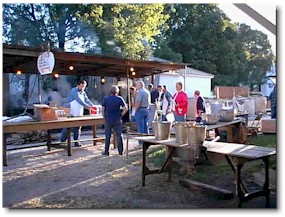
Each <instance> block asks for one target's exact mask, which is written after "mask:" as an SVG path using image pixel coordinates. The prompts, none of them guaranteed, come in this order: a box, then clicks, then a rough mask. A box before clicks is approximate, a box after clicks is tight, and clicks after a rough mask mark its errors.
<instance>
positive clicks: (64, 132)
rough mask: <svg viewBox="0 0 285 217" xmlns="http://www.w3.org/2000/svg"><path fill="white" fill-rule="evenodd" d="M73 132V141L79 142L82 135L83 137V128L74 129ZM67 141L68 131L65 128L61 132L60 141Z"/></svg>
mask: <svg viewBox="0 0 285 217" xmlns="http://www.w3.org/2000/svg"><path fill="white" fill-rule="evenodd" d="M72 132H73V139H74V140H78V139H79V138H80V135H81V127H73V128H72ZM66 139H67V129H66V128H64V129H62V132H61V137H60V141H61V142H65V141H66Z"/></svg>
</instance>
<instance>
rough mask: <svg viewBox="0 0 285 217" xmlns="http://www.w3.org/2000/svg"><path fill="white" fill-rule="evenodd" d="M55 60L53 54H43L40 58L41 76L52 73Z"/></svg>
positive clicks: (39, 68)
mask: <svg viewBox="0 0 285 217" xmlns="http://www.w3.org/2000/svg"><path fill="white" fill-rule="evenodd" d="M54 64H55V59H54V55H53V53H52V52H50V51H49V52H48V51H46V52H43V53H42V54H41V55H40V56H39V57H38V64H37V65H38V70H39V72H40V74H41V75H46V74H50V73H52V70H53V68H54Z"/></svg>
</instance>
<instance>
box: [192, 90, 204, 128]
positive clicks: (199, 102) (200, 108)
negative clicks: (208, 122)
mask: <svg viewBox="0 0 285 217" xmlns="http://www.w3.org/2000/svg"><path fill="white" fill-rule="evenodd" d="M194 97H195V99H196V122H197V123H200V122H201V121H202V114H203V113H205V112H206V109H205V102H204V100H203V98H202V97H201V96H200V91H199V90H196V91H195V92H194Z"/></svg>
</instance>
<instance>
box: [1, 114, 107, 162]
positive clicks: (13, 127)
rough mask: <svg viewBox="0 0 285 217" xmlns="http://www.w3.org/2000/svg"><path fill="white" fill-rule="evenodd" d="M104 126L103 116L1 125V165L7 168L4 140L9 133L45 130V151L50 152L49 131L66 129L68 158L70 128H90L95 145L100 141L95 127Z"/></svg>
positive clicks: (70, 153)
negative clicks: (46, 133)
mask: <svg viewBox="0 0 285 217" xmlns="http://www.w3.org/2000/svg"><path fill="white" fill-rule="evenodd" d="M101 124H104V118H103V116H90V115H88V116H83V117H71V118H66V119H60V120H54V121H31V122H21V123H5V122H4V123H3V165H4V166H7V144H6V138H7V134H9V133H17V132H25V131H35V130H47V131H48V136H47V149H48V151H50V150H51V147H52V146H53V145H52V144H51V130H54V129H62V128H67V153H68V156H71V155H72V150H71V128H73V127H79V126H92V131H93V144H94V145H96V141H98V140H102V138H97V137H96V135H97V125H101Z"/></svg>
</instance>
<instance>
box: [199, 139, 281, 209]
mask: <svg viewBox="0 0 285 217" xmlns="http://www.w3.org/2000/svg"><path fill="white" fill-rule="evenodd" d="M204 144H205V143H204ZM205 147H206V148H207V153H216V154H221V155H223V156H224V157H225V158H226V160H227V163H228V165H229V166H230V167H231V169H232V170H233V172H234V174H235V177H236V194H237V205H238V207H239V208H240V207H241V204H242V202H244V201H248V200H250V199H253V198H255V197H258V196H265V198H266V204H265V206H266V207H269V194H270V189H269V157H270V156H272V155H276V149H275V148H268V147H261V146H255V145H242V144H235V143H222V142H213V143H208V145H206V144H205ZM260 159H261V160H262V161H263V162H264V165H265V182H264V185H263V187H262V189H261V190H259V191H255V192H248V190H247V188H246V186H245V184H244V183H243V182H242V180H241V169H242V167H243V165H244V164H245V163H247V162H250V161H255V160H260Z"/></svg>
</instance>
